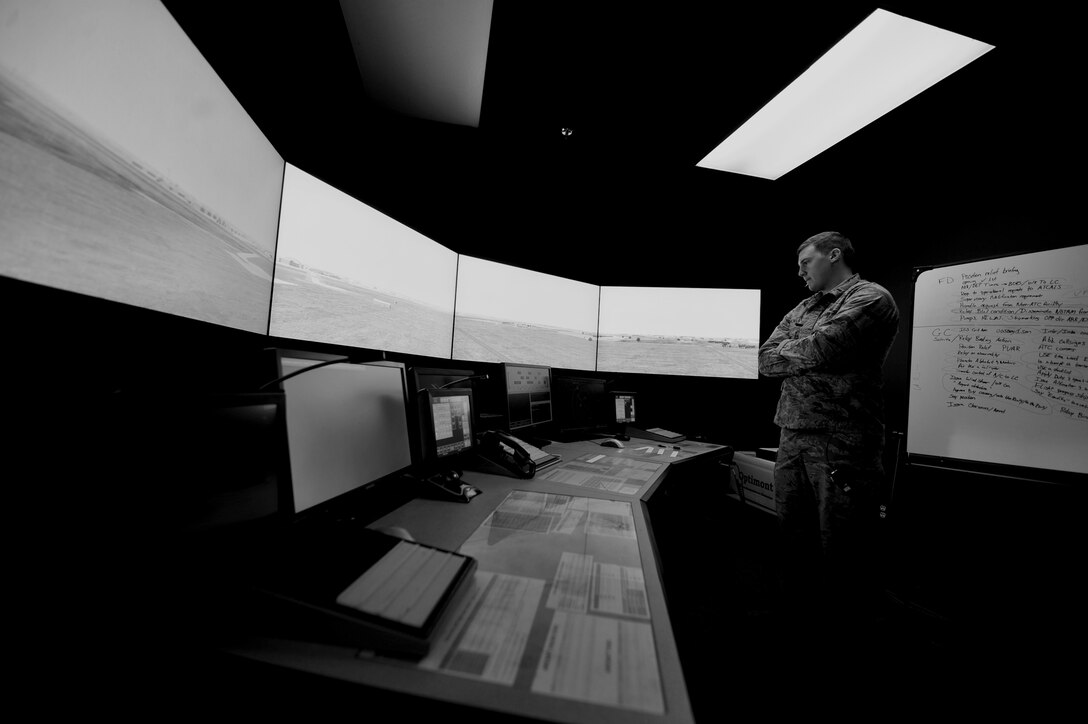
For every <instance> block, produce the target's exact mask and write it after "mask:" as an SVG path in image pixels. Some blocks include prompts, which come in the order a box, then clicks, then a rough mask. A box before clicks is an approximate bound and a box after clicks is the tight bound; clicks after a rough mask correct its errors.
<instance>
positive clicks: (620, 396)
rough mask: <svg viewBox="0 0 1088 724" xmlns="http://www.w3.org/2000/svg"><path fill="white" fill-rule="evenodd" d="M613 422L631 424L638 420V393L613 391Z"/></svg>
mask: <svg viewBox="0 0 1088 724" xmlns="http://www.w3.org/2000/svg"><path fill="white" fill-rule="evenodd" d="M611 400H612V413H613V414H612V422H613V423H614V424H616V425H629V424H632V423H635V422H638V418H637V416H636V413H637V410H636V409H635V407H636V402H637V401H638V395H637V394H636V393H634V392H619V391H616V392H612V394H611Z"/></svg>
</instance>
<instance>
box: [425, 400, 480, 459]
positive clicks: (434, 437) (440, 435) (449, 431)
mask: <svg viewBox="0 0 1088 724" xmlns="http://www.w3.org/2000/svg"><path fill="white" fill-rule="evenodd" d="M423 394H424V395H425V397H426V400H427V436H426V438H425V439H424V464H425V466H428V467H430V466H436V465H442V466H446V467H450V468H456V469H460V468H461V467H463V466H462V465H461V464H460V460H462V459H463V458H464V453H466V452H468V451H470V450H473V449H474V448H475V430H476V425H475V422H474V418H473V405H472V390H469V389H463V388H462V389H453V388H451V389H445V390H426V391H425V392H424V393H423Z"/></svg>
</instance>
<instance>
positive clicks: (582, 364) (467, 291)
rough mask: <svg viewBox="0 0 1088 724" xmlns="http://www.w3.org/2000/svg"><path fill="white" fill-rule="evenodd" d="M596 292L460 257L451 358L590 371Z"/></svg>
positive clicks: (594, 344) (594, 347)
mask: <svg viewBox="0 0 1088 724" xmlns="http://www.w3.org/2000/svg"><path fill="white" fill-rule="evenodd" d="M599 289H600V287H598V286H596V285H594V284H586V283H584V282H579V281H575V280H572V279H564V278H562V277H557V276H553V275H551V274H544V273H541V272H537V271H531V270H529V269H522V268H519V267H514V266H509V265H506V264H499V263H497V262H492V261H487V260H484V259H477V258H475V257H469V256H464V255H462V256H460V257H459V260H458V269H457V314H456V317H455V319H454V331H453V356H454V357H455V358H456V359H463V360H472V361H480V362H516V363H526V364H537V365H547V366H549V367H564V368H570V369H582V370H592V369H593V366H594V364H595V361H596V352H597V302H598V296H599Z"/></svg>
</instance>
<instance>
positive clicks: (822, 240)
mask: <svg viewBox="0 0 1088 724" xmlns="http://www.w3.org/2000/svg"><path fill="white" fill-rule="evenodd" d="M810 246H813V247H815V248H816V251H818V252H820V253H821V254H827V253H829V252H830V251H831V250H832V249H838V250H840V251H841V252H842V261H843V263H844V264H846V266H848V267H850V268H853V267H854V243H853V242H852V241H850V240H849V239H848V238H846V237H845V236H843V235H842V234H840V233H839V232H837V231H822V232H820V233H819V234H816V235H814V236H810V237H809V238H807V239H805V240H804V242H802V243H801V246H799V247H797V253H798V254H800V253H801V252H802V251H804V250H805V248H806V247H810Z"/></svg>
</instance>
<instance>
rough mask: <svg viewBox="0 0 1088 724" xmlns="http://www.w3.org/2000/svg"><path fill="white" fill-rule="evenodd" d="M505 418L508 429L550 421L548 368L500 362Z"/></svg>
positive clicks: (549, 374) (550, 387)
mask: <svg viewBox="0 0 1088 724" xmlns="http://www.w3.org/2000/svg"><path fill="white" fill-rule="evenodd" d="M503 368H504V372H503V376H504V379H505V382H506V406H507V420H508V422H509V428H510V430H511V431H513V430H518V429H523V428H528V427H533V426H535V425H543V424H545V423H549V422H551V421H552V385H551V369H550V368H549V367H543V366H541V365H519V364H505V365H503Z"/></svg>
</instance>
